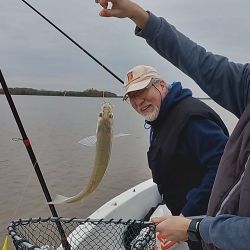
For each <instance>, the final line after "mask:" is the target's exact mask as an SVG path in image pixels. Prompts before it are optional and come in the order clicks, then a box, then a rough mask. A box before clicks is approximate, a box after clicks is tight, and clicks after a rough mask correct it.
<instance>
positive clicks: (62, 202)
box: [48, 194, 70, 204]
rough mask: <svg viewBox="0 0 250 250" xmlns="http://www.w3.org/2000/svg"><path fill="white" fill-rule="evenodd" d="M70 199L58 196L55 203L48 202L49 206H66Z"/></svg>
mask: <svg viewBox="0 0 250 250" xmlns="http://www.w3.org/2000/svg"><path fill="white" fill-rule="evenodd" d="M69 199H70V198H69V197H66V196H63V195H60V194H57V195H56V197H55V199H54V200H53V201H50V202H48V204H65V203H67V201H68V200H69Z"/></svg>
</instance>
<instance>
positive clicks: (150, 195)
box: [61, 179, 189, 250]
mask: <svg viewBox="0 0 250 250" xmlns="http://www.w3.org/2000/svg"><path fill="white" fill-rule="evenodd" d="M161 202H162V199H161V196H160V194H159V192H158V189H157V186H156V184H155V183H154V182H153V180H152V179H149V180H146V181H144V182H142V183H140V184H138V185H136V186H134V187H132V188H130V189H129V190H127V191H125V192H123V193H121V194H120V195H118V196H116V197H115V198H113V199H111V200H110V201H108V202H107V203H105V204H104V205H103V206H101V207H100V208H98V209H97V210H96V211H95V212H94V213H92V214H91V215H90V216H89V219H90V220H94V221H95V220H105V221H108V220H111V221H112V220H117V221H119V220H121V219H122V220H123V221H131V220H135V221H140V220H143V219H144V218H145V216H146V215H148V213H149V211H150V209H151V208H155V207H157V205H158V204H161ZM167 210H168V209H167ZM168 211H169V210H168ZM169 212H170V211H169ZM107 227H108V225H107ZM106 229H107V230H106ZM92 230H96V228H95V225H90V228H88V229H87V230H86V227H84V228H81V225H80V226H79V227H78V228H76V229H75V230H74V231H73V232H72V233H71V234H70V235H69V237H68V240H69V243H72V241H74V240H73V239H76V238H78V239H79V238H81V239H82V241H84V240H85V239H86V237H89V236H90V235H92V232H91V231H92ZM98 230H99V229H98ZM105 232H106V233H105ZM109 233H110V231H109V229H108V228H105V227H104V229H103V228H102V229H101V232H100V233H99V234H98V235H96V234H95V235H96V236H95V237H96V240H97V241H102V239H103V238H110V237H112V236H111V235H107V234H109ZM98 237H99V239H98ZM135 237H136V236H135ZM114 240H115V241H116V242H115V245H116V249H119V250H120V249H131V250H132V249H145V248H129V247H127V246H124V241H123V240H122V239H120V238H116V239H114ZM75 243H76V242H73V245H74V249H80V247H79V246H80V245H81V246H82V242H81V241H78V243H77V245H76V244H75ZM156 243H157V246H154V247H153V248H147V249H154V250H156V249H159V250H163V249H173V250H187V249H189V248H188V246H187V243H185V242H183V243H180V244H174V243H173V242H169V241H166V239H162V238H160V237H157V235H156ZM90 244H91V243H90ZM107 244H108V243H107ZM106 247H108V246H104V248H103V249H108V248H106ZM61 249H62V248H61ZM84 249H85V248H84ZM86 249H95V247H94V246H88V247H87V246H86ZM98 249H100V248H98ZM101 249H102V248H101Z"/></svg>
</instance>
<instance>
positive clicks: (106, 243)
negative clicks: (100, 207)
mask: <svg viewBox="0 0 250 250" xmlns="http://www.w3.org/2000/svg"><path fill="white" fill-rule="evenodd" d="M58 224H60V228H61V229H62V230H63V232H64V235H65V236H66V239H67V240H66V241H67V243H68V245H69V248H68V249H72V250H73V249H74V250H75V249H84V250H110V249H112V250H113V249H114V250H116V249H117V250H118V249H119V250H120V249H121V250H123V249H124V250H153V249H154V247H155V245H156V239H155V225H154V224H152V223H148V222H143V221H135V220H128V221H123V220H108V221H107V220H106V221H105V220H92V219H84V220H83V219H76V218H71V219H68V218H57V217H49V218H30V219H20V220H17V221H13V222H12V223H11V224H10V225H9V227H8V231H9V234H10V235H11V237H12V239H13V243H14V245H15V247H16V249H24V250H26V249H27V250H28V249H34V250H38V249H41V250H63V249H65V248H64V247H63V245H62V240H63V239H62V237H61V235H62V234H60V233H59V230H58ZM64 240H65V239H64Z"/></svg>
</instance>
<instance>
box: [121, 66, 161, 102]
mask: <svg viewBox="0 0 250 250" xmlns="http://www.w3.org/2000/svg"><path fill="white" fill-rule="evenodd" d="M152 79H161V76H160V74H159V72H158V71H157V70H156V69H155V68H153V67H151V66H145V65H138V66H135V67H134V68H132V69H131V70H130V71H128V73H127V75H126V77H125V80H124V88H125V94H124V99H125V98H126V95H127V94H128V93H129V92H132V91H136V90H140V89H144V88H146V87H147V86H148V85H149V83H150V82H151V80H152Z"/></svg>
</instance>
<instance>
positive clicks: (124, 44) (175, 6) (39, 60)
mask: <svg viewBox="0 0 250 250" xmlns="http://www.w3.org/2000/svg"><path fill="white" fill-rule="evenodd" d="M29 2H30V3H31V4H32V5H34V7H36V8H37V9H38V10H39V11H41V12H42V13H43V14H44V15H45V16H46V17H48V18H49V19H50V20H51V21H52V22H54V23H55V24H56V25H57V26H59V27H60V28H62V29H63V30H64V31H65V32H66V33H68V34H69V35H70V36H71V37H72V38H73V39H75V40H76V41H77V42H78V43H79V44H80V45H82V46H83V47H84V48H85V49H86V50H87V51H88V52H90V53H91V54H92V55H93V56H94V57H96V58H97V59H98V60H100V61H101V62H102V63H103V64H104V65H105V66H106V67H108V68H109V69H110V70H111V71H113V72H114V73H115V74H117V75H118V76H119V77H120V78H122V79H123V76H124V75H125V73H126V72H127V71H128V70H129V69H130V68H131V67H133V66H134V65H136V64H148V65H152V66H154V67H156V68H157V69H158V70H159V71H160V72H161V74H162V75H163V76H164V77H165V78H166V79H167V80H168V81H174V80H177V81H182V82H183V85H184V86H186V87H191V88H192V89H193V91H194V94H195V95H196V96H197V95H199V96H201V95H204V94H203V92H202V91H201V90H200V89H199V88H198V87H196V86H195V85H194V84H193V83H192V80H191V79H190V78H188V77H186V76H185V75H184V74H182V73H181V72H180V71H179V70H177V69H175V68H174V67H173V66H172V65H170V64H169V63H168V62H166V61H165V60H164V59H162V58H161V57H160V56H159V55H158V54H157V53H156V52H154V51H153V50H152V49H151V48H150V47H149V46H147V44H146V43H145V41H143V39H141V38H138V37H135V36H134V25H133V23H131V22H130V20H125V19H123V20H120V19H115V18H101V17H99V15H98V12H99V10H100V7H99V6H98V5H97V4H95V3H94V0H93V1H92V0H90V1H86V0H71V1H66V0H42V1H35V0H30V1H29ZM137 2H138V3H139V4H141V5H142V6H143V7H144V8H145V9H148V10H151V11H152V12H154V13H155V14H156V15H160V16H163V17H165V18H166V19H167V20H168V21H169V22H171V23H172V24H174V25H175V26H176V27H177V28H178V29H179V30H181V31H182V32H184V33H185V34H186V35H187V36H189V37H190V38H191V39H193V40H195V41H196V42H198V43H200V44H201V45H203V46H205V47H206V48H207V49H208V50H210V51H212V52H214V53H217V54H223V55H225V56H227V57H229V58H230V59H232V60H235V61H238V62H242V63H244V62H248V61H250V53H248V52H249V51H250V38H249V36H248V30H249V24H250V16H249V15H248V11H249V9H250V2H249V1H247V0H241V1H240V2H236V1H234V0H219V1H218V0H217V1H216V0H210V1H198V0H193V1H187V0H168V1H166V0H154V1H150V0H143V1H142V0H140V1H137ZM0 34H1V36H0V65H1V68H2V71H3V73H4V74H5V76H6V80H7V83H8V85H9V86H10V87H14V86H16V87H18V86H26V87H34V88H40V89H57V90H65V89H66V90H85V89H87V88H92V87H93V88H96V89H100V90H104V89H105V90H109V91H112V92H115V93H117V94H121V93H122V84H121V83H120V82H118V81H117V80H116V79H115V78H114V77H113V76H111V75H110V74H108V72H106V71H105V70H104V69H102V68H101V67H100V66H99V65H98V64H97V63H96V62H94V61H93V60H92V59H91V58H90V57H88V56H87V55H86V54H84V53H83V52H82V51H80V50H79V49H78V48H77V47H75V46H74V45H73V44H72V43H70V42H69V41H68V40H67V39H66V38H64V37H63V36H62V35H61V34H59V33H58V32H57V31H56V30H55V29H54V28H53V27H51V26H50V25H49V24H48V23H46V22H45V21H44V20H42V18H41V17H39V16H38V15H37V14H35V13H34V12H33V11H32V10H31V9H29V8H28V7H27V6H26V5H24V4H23V3H22V2H21V1H20V0H8V1H3V0H2V1H0Z"/></svg>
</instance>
